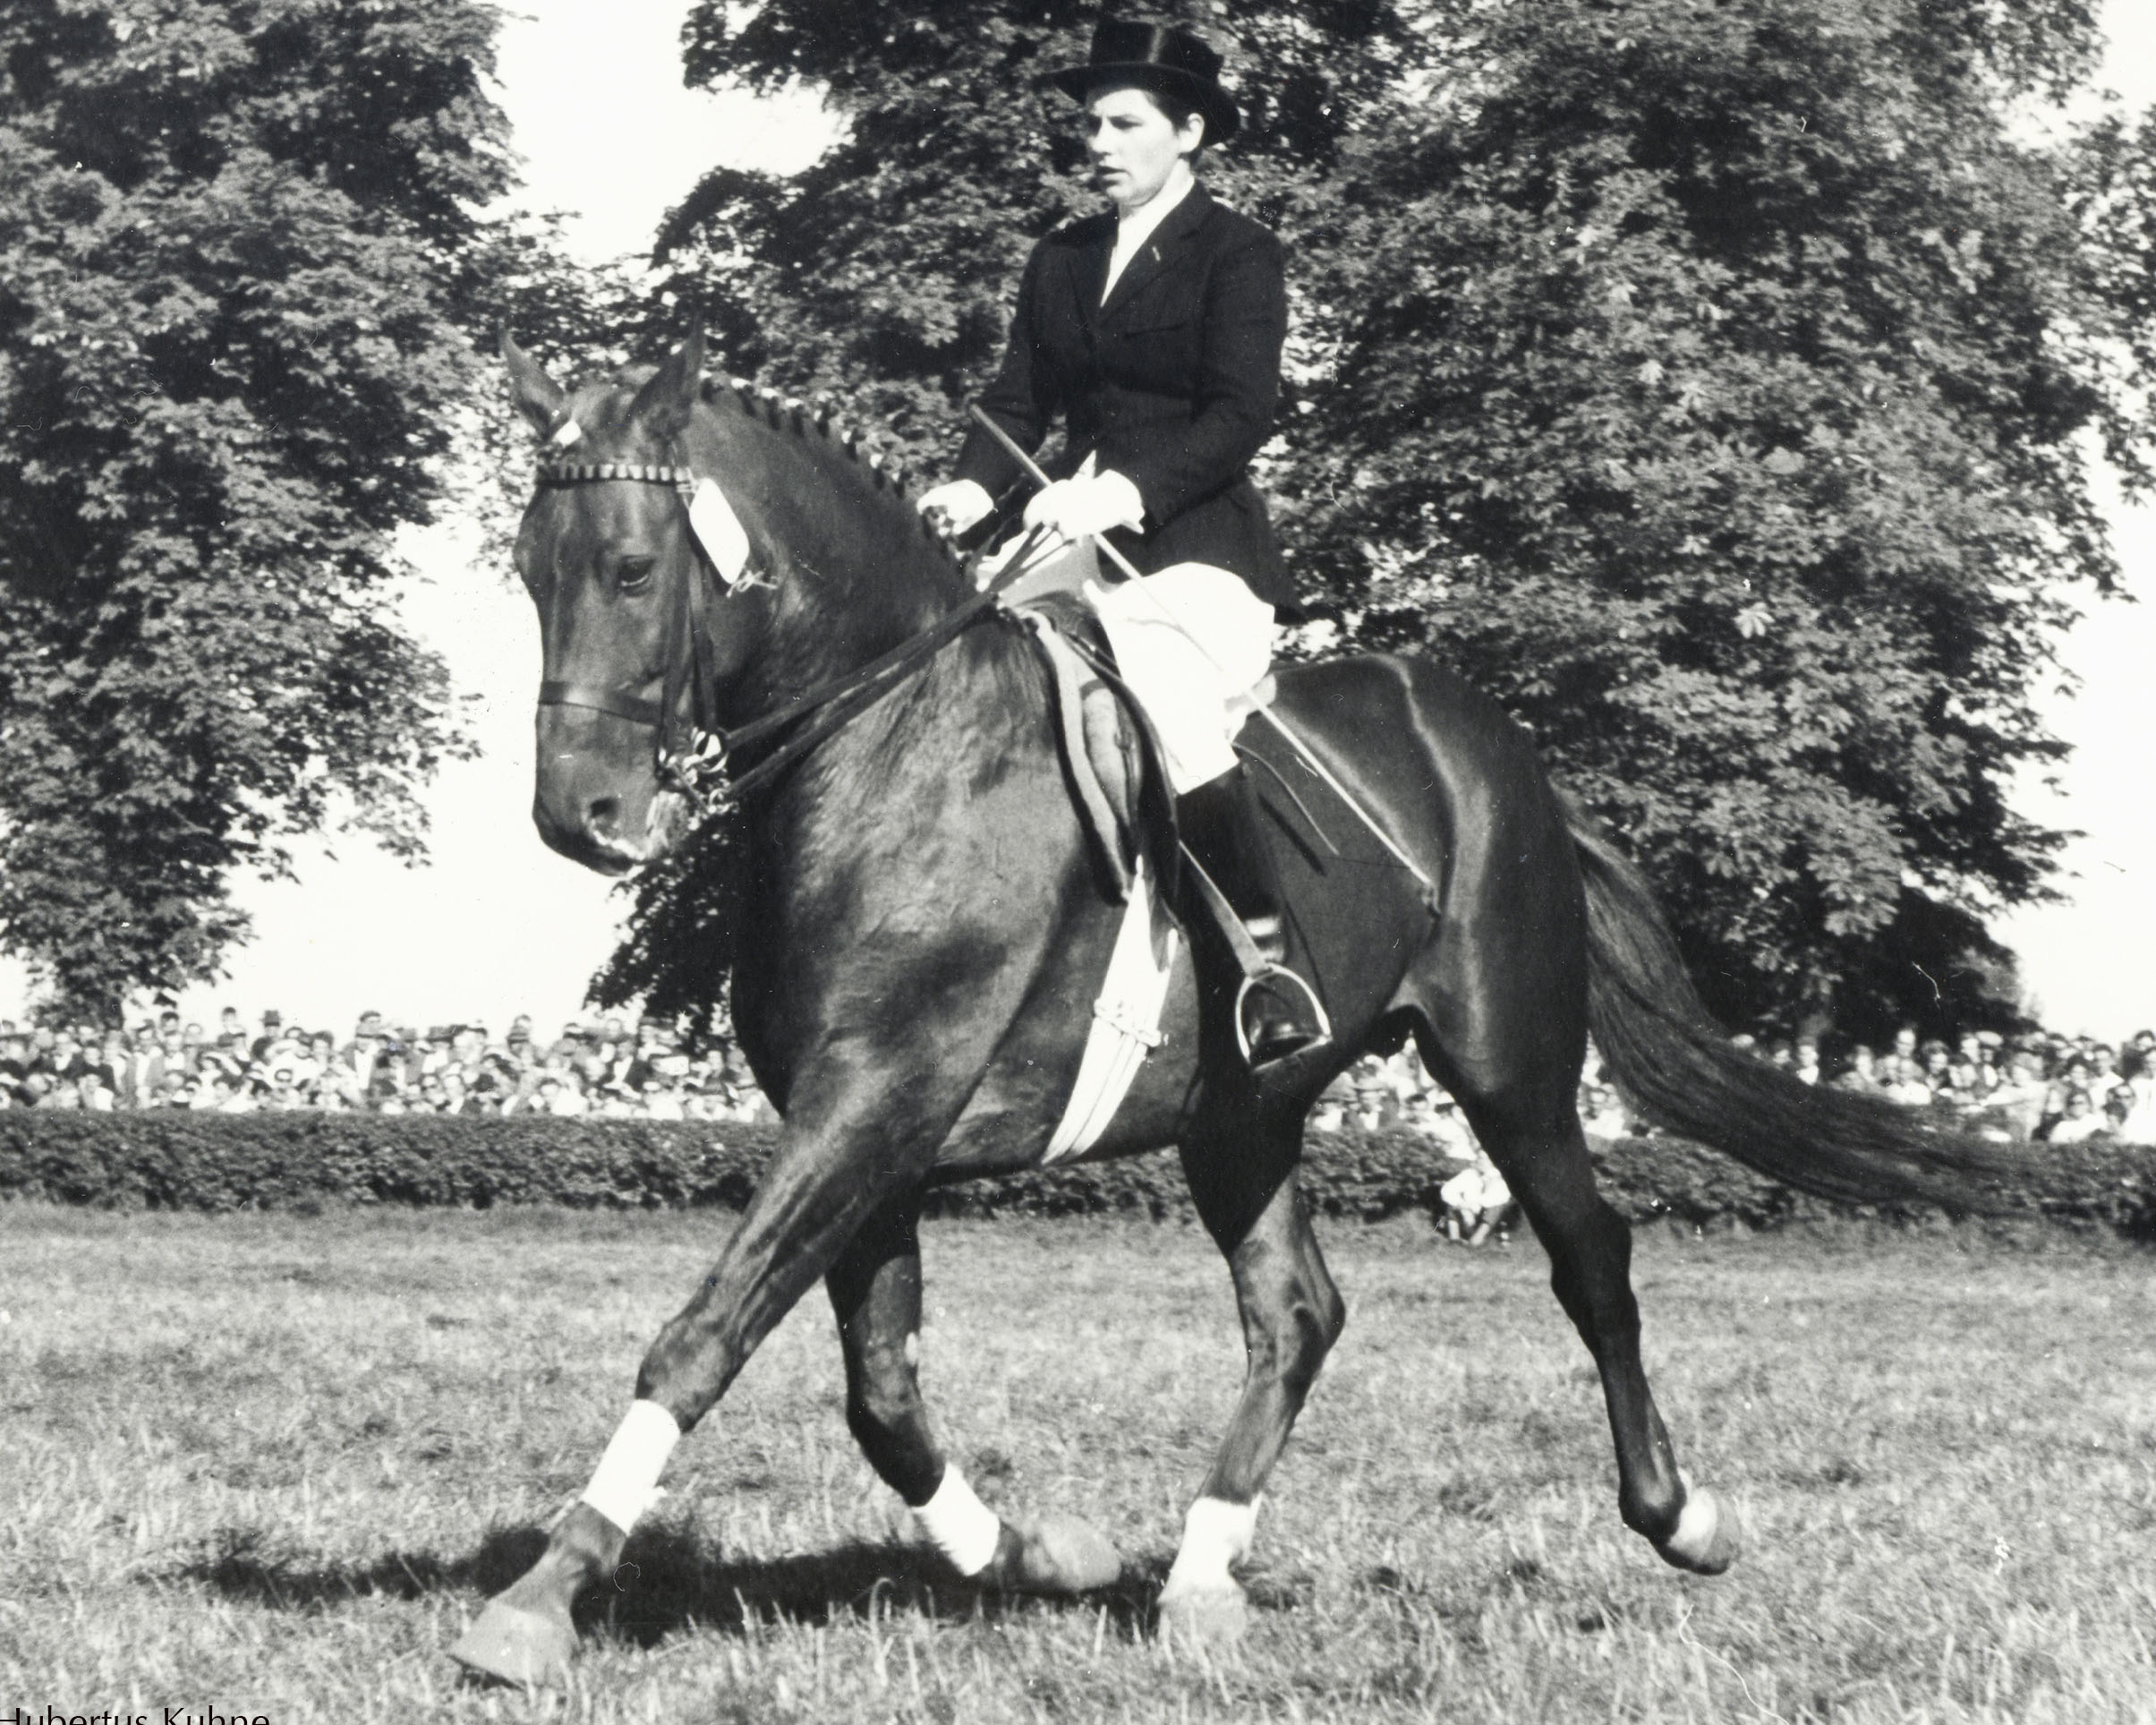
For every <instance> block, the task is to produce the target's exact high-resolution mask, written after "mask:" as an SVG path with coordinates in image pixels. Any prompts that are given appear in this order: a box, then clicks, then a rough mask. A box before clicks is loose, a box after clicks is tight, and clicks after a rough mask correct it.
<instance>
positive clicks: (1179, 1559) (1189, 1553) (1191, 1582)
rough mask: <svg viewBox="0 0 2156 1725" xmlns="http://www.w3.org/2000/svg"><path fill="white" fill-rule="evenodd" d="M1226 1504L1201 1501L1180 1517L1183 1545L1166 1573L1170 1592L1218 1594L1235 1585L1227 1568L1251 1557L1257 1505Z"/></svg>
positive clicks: (1207, 1500) (1257, 1502) (1207, 1499)
mask: <svg viewBox="0 0 2156 1725" xmlns="http://www.w3.org/2000/svg"><path fill="white" fill-rule="evenodd" d="M1263 1501H1264V1499H1253V1500H1252V1501H1250V1502H1249V1503H1229V1502H1227V1501H1226V1500H1225V1499H1221V1498H1200V1499H1198V1500H1197V1502H1196V1503H1194V1504H1192V1505H1191V1506H1190V1513H1189V1515H1187V1516H1184V1517H1183V1542H1182V1545H1181V1547H1180V1550H1177V1552H1176V1554H1175V1566H1174V1567H1173V1568H1172V1569H1170V1570H1169V1571H1168V1585H1167V1588H1166V1590H1165V1591H1167V1592H1170V1593H1218V1592H1220V1591H1221V1590H1223V1589H1224V1588H1229V1587H1232V1586H1233V1585H1234V1582H1233V1580H1232V1579H1231V1577H1230V1576H1229V1574H1228V1566H1229V1565H1230V1564H1231V1563H1240V1562H1241V1561H1242V1559H1243V1558H1247V1557H1248V1556H1249V1555H1250V1541H1251V1539H1252V1538H1253V1537H1254V1536H1255V1535H1256V1534H1257V1506H1258V1504H1259V1503H1261V1502H1263Z"/></svg>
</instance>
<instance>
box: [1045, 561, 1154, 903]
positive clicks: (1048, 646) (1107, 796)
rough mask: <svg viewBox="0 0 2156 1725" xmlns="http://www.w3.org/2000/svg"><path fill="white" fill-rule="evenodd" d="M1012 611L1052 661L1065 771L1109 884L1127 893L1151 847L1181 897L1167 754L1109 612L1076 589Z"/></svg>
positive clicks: (1115, 896)
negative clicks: (1116, 650) (1123, 659)
mask: <svg viewBox="0 0 2156 1725" xmlns="http://www.w3.org/2000/svg"><path fill="white" fill-rule="evenodd" d="M1010 613H1011V615H1013V616H1015V617H1016V618H1017V619H1018V620H1019V621H1020V622H1022V623H1023V624H1024V625H1025V626H1026V628H1027V629H1028V630H1030V631H1031V633H1032V635H1033V639H1034V645H1035V650H1036V651H1037V652H1038V653H1039V654H1040V656H1041V662H1042V663H1043V664H1044V666H1045V667H1046V668H1047V671H1048V682H1049V690H1050V697H1051V698H1050V707H1049V711H1050V713H1051V714H1052V719H1053V728H1054V730H1055V737H1056V749H1057V753H1058V755H1059V756H1060V758H1061V761H1062V764H1063V779H1064V782H1065V784H1066V785H1067V786H1068V788H1069V791H1070V799H1071V804H1072V807H1074V808H1075V809H1076V810H1077V811H1078V824H1079V825H1080V826H1081V827H1083V828H1084V829H1085V833H1086V839H1087V853H1088V855H1090V856H1091V858H1093V862H1094V867H1095V873H1096V875H1097V876H1098V877H1099V880H1100V884H1101V889H1102V891H1103V892H1104V893H1106V895H1107V897H1108V899H1109V901H1111V902H1112V903H1115V904H1121V903H1123V902H1125V901H1127V900H1128V899H1129V895H1130V884H1131V871H1132V869H1133V868H1134V867H1136V865H1137V862H1138V858H1139V857H1141V856H1143V857H1144V858H1146V863H1147V865H1148V867H1149V870H1150V872H1151V874H1152V876H1153V878H1154V879H1155V881H1157V882H1159V883H1161V884H1162V888H1163V892H1164V894H1165V896H1166V897H1167V899H1168V900H1169V901H1170V902H1173V901H1174V900H1175V897H1176V882H1177V878H1178V875H1179V873H1180V870H1179V867H1178V860H1179V857H1180V837H1179V834H1178V833H1177V830H1176V822H1175V796H1174V792H1173V791H1172V789H1171V788H1170V785H1169V782H1168V770H1167V763H1166V761H1165V760H1164V759H1163V756H1162V753H1161V743H1160V738H1159V737H1158V735H1157V734H1156V733H1155V730H1154V729H1153V722H1152V721H1151V720H1150V719H1148V718H1147V717H1146V710H1145V708H1144V707H1143V706H1141V705H1139V704H1138V696H1136V695H1135V694H1134V693H1133V692H1132V691H1131V689H1130V687H1129V684H1127V683H1125V682H1124V681H1123V679H1121V677H1119V676H1118V675H1117V674H1116V671H1115V656H1114V654H1113V653H1112V651H1111V650H1110V648H1109V645H1108V638H1107V636H1106V634H1105V632H1104V630H1103V629H1102V628H1101V626H1100V622H1099V619H1096V618H1095V616H1094V615H1093V613H1092V612H1091V611H1089V610H1087V607H1086V605H1085V603H1084V602H1083V601H1081V600H1080V599H1078V596H1077V595H1076V594H1074V593H1070V592H1068V591H1051V592H1038V591H1036V592H1034V593H1030V594H1027V595H1025V597H1024V598H1023V599H1022V600H1021V601H1020V602H1018V603H1017V604H1014V605H1011V606H1010Z"/></svg>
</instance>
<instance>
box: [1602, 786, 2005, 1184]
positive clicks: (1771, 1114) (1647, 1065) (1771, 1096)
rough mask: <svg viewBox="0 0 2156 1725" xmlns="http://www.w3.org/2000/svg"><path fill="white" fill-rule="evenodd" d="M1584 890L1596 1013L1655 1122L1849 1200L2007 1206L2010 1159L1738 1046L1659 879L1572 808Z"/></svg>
mask: <svg viewBox="0 0 2156 1725" xmlns="http://www.w3.org/2000/svg"><path fill="white" fill-rule="evenodd" d="M1566 816H1567V824H1568V826H1569V827H1570V828H1571V831H1572V841H1573V844H1574V846H1575V847H1576V850H1577V853H1578V856H1579V859H1580V867H1581V875H1582V876H1583V878H1584V881H1585V884H1586V889H1587V952H1588V994H1587V1014H1588V1024H1589V1029H1591V1030H1592V1031H1593V1033H1594V1038H1595V1046H1597V1047H1598V1049H1599V1050H1600V1051H1601V1054H1602V1058H1603V1061H1604V1062H1605V1063H1606V1065H1607V1066H1608V1068H1609V1070H1610V1072H1612V1074H1613V1075H1614V1076H1615V1079H1616V1080H1617V1084H1618V1087H1619V1088H1620V1089H1622V1090H1623V1092H1624V1093H1625V1094H1626V1096H1627V1097H1630V1098H1631V1099H1632V1101H1633V1102H1634V1103H1636V1104H1637V1105H1638V1106H1639V1108H1640V1111H1641V1112H1642V1113H1643V1114H1646V1115H1647V1116H1648V1118H1649V1119H1650V1120H1652V1121H1654V1122H1655V1123H1656V1124H1657V1125H1659V1126H1662V1127H1664V1128H1666V1130H1667V1131H1672V1132H1675V1133H1676V1134H1678V1135H1679V1136H1681V1137H1684V1138H1690V1139H1693V1140H1698V1141H1699V1142H1700V1143H1703V1144H1708V1145H1711V1146H1712V1147H1713V1148H1714V1149H1717V1150H1720V1151H1722V1152H1723V1153H1724V1154H1725V1155H1727V1156H1732V1157H1735V1158H1736V1159H1737V1160H1738V1161H1740V1162H1742V1163H1743V1164H1744V1165H1745V1166H1747V1167H1750V1168H1752V1169H1755V1170H1756V1171H1757V1172H1759V1173H1760V1174H1765V1175H1767V1176H1768V1178H1769V1179H1772V1180H1778V1181H1781V1182H1782V1183H1785V1184H1786V1185H1791V1186H1795V1187H1799V1188H1801V1189H1802V1190H1803V1191H1810V1192H1816V1193H1818V1194H1819V1196H1820V1197H1822V1198H1830V1199H1839V1200H1843V1201H1845V1202H1853V1203H1877V1202H1882V1201H1892V1200H1909V1199H1915V1200H1925V1201H1929V1202H1932V1203H1937V1204H1941V1205H1944V1206H1946V1207H1947V1208H1951V1209H1957V1210H1983V1211H1990V1210H1997V1209H1999V1208H2004V1207H2005V1206H2004V1203H2003V1200H2002V1199H2001V1197H2000V1195H1999V1191H1998V1188H1999V1187H2001V1186H2003V1185H2004V1184H2006V1183H2007V1182H2008V1181H2009V1180H2010V1179H2012V1178H2013V1175H2014V1171H2015V1163H2014V1161H2013V1159H2012V1158H2011V1157H2008V1156H2007V1155H2006V1154H2005V1153H2004V1152H2003V1151H2002V1150H2001V1149H2000V1148H1999V1147H1997V1146H1994V1145H1990V1144H1987V1143H1985V1142H1983V1141H1982V1140H1977V1139H1973V1138H1970V1137H1967V1136H1964V1135H1961V1134H1957V1133H1953V1132H1946V1131H1939V1130H1938V1129H1937V1128H1936V1127H1932V1126H1928V1125H1927V1124H1925V1123H1924V1122H1923V1120H1922V1114H1921V1112H1920V1111H1918V1110H1915V1109H1911V1108H1907V1107H1905V1106H1902V1105H1900V1104H1898V1103H1894V1102H1889V1101H1888V1100H1887V1099H1886V1098H1885V1097H1871V1096H1865V1095H1862V1094H1861V1093H1858V1092H1854V1091H1850V1090H1845V1089H1838V1088H1835V1087H1830V1086H1828V1085H1825V1084H1806V1083H1803V1082H1802V1080H1798V1079H1796V1078H1794V1077H1792V1076H1791V1075H1790V1074H1789V1073H1787V1072H1783V1071H1781V1070H1780V1069H1779V1068H1777V1067H1775V1066H1772V1065H1770V1064H1768V1063H1767V1062H1766V1061H1763V1060H1760V1059H1759V1058H1758V1057H1757V1056H1756V1055H1751V1054H1749V1053H1747V1052H1746V1051H1745V1050H1743V1049H1742V1048H1739V1047H1737V1046H1735V1045H1734V1044H1733V1043H1732V1042H1731V1041H1730V1040H1729V1038H1727V1037H1726V1035H1725V1034H1724V1033H1723V1032H1722V1030H1721V1029H1720V1027H1718V1026H1717V1024H1716V1023H1715V1022H1714V1021H1713V1020H1712V1019H1711V1018H1710V1017H1709V1014H1708V1011H1707V1007H1706V1003H1704V1002H1703V1001H1701V1000H1700V995H1699V991H1698V990H1697V989H1695V988H1694V987H1693V986H1692V978H1690V977H1689V976H1688V975H1686V974H1685V970H1684V961H1683V957H1682V956H1681V955H1680V954H1679V952H1678V951H1677V943H1676V938H1675V935H1673V934H1672V932H1671V930H1670V927H1669V924H1668V922H1667V921H1666V919H1665V918H1664V917H1663V915H1662V912H1661V909H1660V907H1659V906H1658V905H1657V904H1656V902H1655V899H1654V894H1653V891H1652V889H1651V888H1649V885H1648V884H1647V881H1646V879H1645V877H1644V876H1642V875H1640V871H1639V870H1638V869H1637V868H1636V867H1633V866H1632V864H1631V863H1630V862H1629V861H1627V860H1626V859H1625V858H1623V856H1622V855H1620V854H1619V853H1618V852H1617V850H1615V848H1614V847H1613V846H1612V845H1611V844H1610V842H1609V841H1608V840H1607V839H1606V838H1605V837H1603V836H1602V835H1601V834H1600V833H1598V832H1596V831H1595V830H1594V829H1593V826H1592V825H1591V824H1590V823H1589V819H1588V817H1587V816H1585V815H1584V814H1583V813H1582V812H1581V811H1580V810H1577V809H1574V808H1571V807H1568V808H1567V810H1566Z"/></svg>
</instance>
